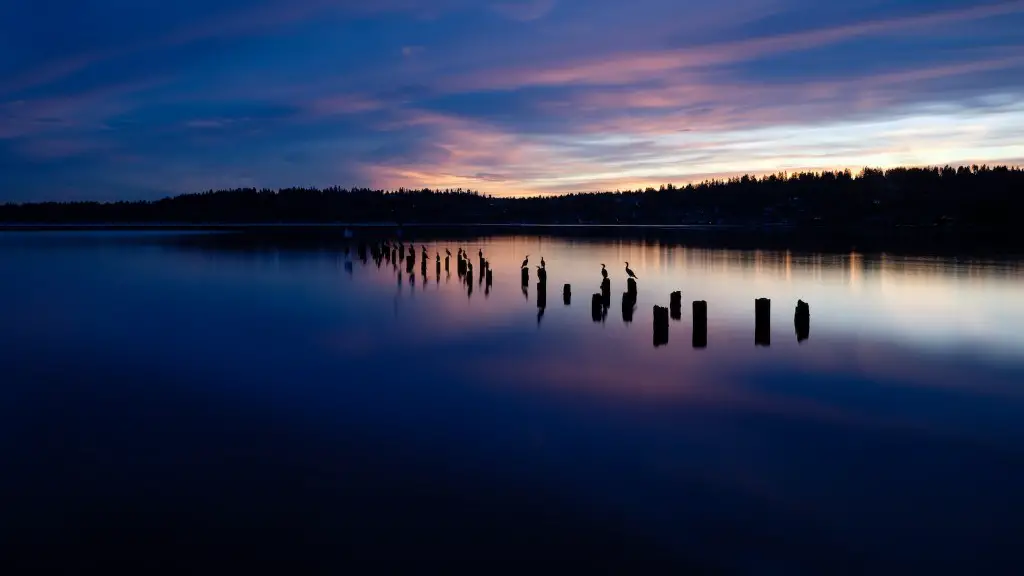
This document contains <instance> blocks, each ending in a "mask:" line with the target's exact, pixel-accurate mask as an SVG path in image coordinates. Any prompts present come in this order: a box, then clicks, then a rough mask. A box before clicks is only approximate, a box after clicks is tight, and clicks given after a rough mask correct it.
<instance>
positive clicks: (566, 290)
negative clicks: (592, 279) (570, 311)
mask: <svg viewBox="0 0 1024 576" xmlns="http://www.w3.org/2000/svg"><path fill="white" fill-rule="evenodd" d="M562 303H563V304H565V305H566V306H568V305H569V304H571V303H572V286H570V285H568V284H566V285H565V286H562Z"/></svg>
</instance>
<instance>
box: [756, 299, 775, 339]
mask: <svg viewBox="0 0 1024 576" xmlns="http://www.w3.org/2000/svg"><path fill="white" fill-rule="evenodd" d="M771 317H772V301H771V300H769V299H767V298H758V299H757V300H755V301H754V344H755V345H757V346H771V345H772V328H771V326H772V325H771Z"/></svg>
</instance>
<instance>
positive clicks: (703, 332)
mask: <svg viewBox="0 0 1024 576" xmlns="http://www.w3.org/2000/svg"><path fill="white" fill-rule="evenodd" d="M693 347H694V348H707V347H708V303H707V302H705V301H704V300H695V301H694V302H693Z"/></svg>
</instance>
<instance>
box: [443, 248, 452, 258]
mask: <svg viewBox="0 0 1024 576" xmlns="http://www.w3.org/2000/svg"><path fill="white" fill-rule="evenodd" d="M444 251H445V253H446V254H448V256H449V257H451V255H452V251H451V250H449V249H447V248H445V249H444Z"/></svg>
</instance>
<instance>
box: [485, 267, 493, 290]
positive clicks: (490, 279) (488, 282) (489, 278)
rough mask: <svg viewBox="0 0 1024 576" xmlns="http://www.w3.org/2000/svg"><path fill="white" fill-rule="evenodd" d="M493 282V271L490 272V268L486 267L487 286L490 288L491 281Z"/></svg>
mask: <svg viewBox="0 0 1024 576" xmlns="http://www.w3.org/2000/svg"><path fill="white" fill-rule="evenodd" d="M493 282H494V273H493V272H491V269H490V268H488V269H487V287H488V288H490V287H491V283H493Z"/></svg>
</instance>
